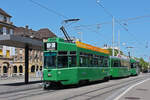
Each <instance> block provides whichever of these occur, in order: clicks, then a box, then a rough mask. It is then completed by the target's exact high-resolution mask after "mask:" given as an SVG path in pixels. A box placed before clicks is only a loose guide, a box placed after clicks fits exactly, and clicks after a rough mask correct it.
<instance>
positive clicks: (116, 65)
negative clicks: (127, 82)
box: [110, 56, 130, 78]
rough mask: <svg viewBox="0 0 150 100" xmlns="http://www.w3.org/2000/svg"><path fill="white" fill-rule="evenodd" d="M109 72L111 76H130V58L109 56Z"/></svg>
mask: <svg viewBox="0 0 150 100" xmlns="http://www.w3.org/2000/svg"><path fill="white" fill-rule="evenodd" d="M110 74H111V77H112V78H119V77H127V76H130V59H128V58H119V57H113V56H111V57H110Z"/></svg>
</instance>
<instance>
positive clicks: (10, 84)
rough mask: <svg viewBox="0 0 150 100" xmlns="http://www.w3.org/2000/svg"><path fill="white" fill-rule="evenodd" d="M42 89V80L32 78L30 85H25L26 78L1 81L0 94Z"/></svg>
mask: <svg viewBox="0 0 150 100" xmlns="http://www.w3.org/2000/svg"><path fill="white" fill-rule="evenodd" d="M38 88H42V81H41V78H35V77H30V78H29V84H24V77H22V78H21V77H19V78H18V77H16V78H15V77H13V78H7V79H5V80H0V94H5V93H11V92H15V91H24V90H31V89H38Z"/></svg>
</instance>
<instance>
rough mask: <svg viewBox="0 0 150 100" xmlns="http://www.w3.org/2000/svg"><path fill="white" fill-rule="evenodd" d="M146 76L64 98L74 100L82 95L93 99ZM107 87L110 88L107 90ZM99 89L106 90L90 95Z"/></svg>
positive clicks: (89, 99)
mask: <svg viewBox="0 0 150 100" xmlns="http://www.w3.org/2000/svg"><path fill="white" fill-rule="evenodd" d="M144 77H145V76H144ZM144 77H140V78H136V79H131V80H127V81H126V83H124V81H123V82H119V83H117V84H113V85H109V86H105V87H101V88H98V89H95V90H91V91H88V92H84V93H81V94H79V95H74V96H72V97H68V98H65V99H64V100H72V99H75V98H78V97H81V96H87V97H88V99H86V100H91V99H94V98H96V97H99V96H101V95H104V94H107V93H110V92H112V91H115V90H118V89H120V88H122V87H125V86H128V85H130V84H133V83H136V82H139V81H141V80H143V78H144ZM145 78H149V76H146V77H145ZM105 89H108V90H106V91H105ZM99 91H104V92H102V93H100V94H97V95H94V96H91V95H89V94H91V93H94V92H99Z"/></svg>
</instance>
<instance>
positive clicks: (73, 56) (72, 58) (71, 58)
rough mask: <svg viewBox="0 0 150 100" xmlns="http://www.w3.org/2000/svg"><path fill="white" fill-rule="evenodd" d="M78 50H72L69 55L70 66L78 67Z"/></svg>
mask: <svg viewBox="0 0 150 100" xmlns="http://www.w3.org/2000/svg"><path fill="white" fill-rule="evenodd" d="M76 59H77V58H76V52H75V51H71V52H70V56H69V67H76V63H77V62H76V61H77V60H76Z"/></svg>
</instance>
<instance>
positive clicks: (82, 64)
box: [80, 57, 87, 67]
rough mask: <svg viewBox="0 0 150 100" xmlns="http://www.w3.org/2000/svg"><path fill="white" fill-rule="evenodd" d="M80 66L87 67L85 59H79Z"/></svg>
mask: <svg viewBox="0 0 150 100" xmlns="http://www.w3.org/2000/svg"><path fill="white" fill-rule="evenodd" d="M80 66H81V67H87V65H86V57H80Z"/></svg>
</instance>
